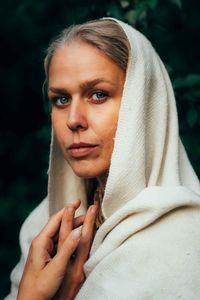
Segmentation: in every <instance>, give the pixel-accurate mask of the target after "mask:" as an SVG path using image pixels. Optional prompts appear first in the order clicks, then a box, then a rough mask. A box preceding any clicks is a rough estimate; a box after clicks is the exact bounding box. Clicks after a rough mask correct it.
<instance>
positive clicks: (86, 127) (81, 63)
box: [17, 41, 125, 300]
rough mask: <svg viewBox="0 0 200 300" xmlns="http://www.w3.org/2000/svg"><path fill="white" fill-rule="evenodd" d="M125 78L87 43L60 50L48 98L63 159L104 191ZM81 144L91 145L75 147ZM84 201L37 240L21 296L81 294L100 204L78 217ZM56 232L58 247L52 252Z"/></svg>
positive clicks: (63, 299)
mask: <svg viewBox="0 0 200 300" xmlns="http://www.w3.org/2000/svg"><path fill="white" fill-rule="evenodd" d="M124 81H125V74H124V71H123V70H122V69H121V68H120V67H119V66H118V65H117V64H116V63H114V62H113V61H112V60H111V59H110V58H109V57H107V56H106V55H105V54H104V53H103V52H101V51H100V50H99V49H97V48H95V47H94V46H92V45H90V44H88V43H85V42H83V41H74V42H72V43H71V44H69V45H64V46H63V47H62V48H59V49H57V51H56V52H55V54H54V55H53V57H52V60H51V63H50V69H49V76H48V97H49V100H50V102H51V103H52V114H51V118H52V127H53V129H54V133H55V135H56V139H57V141H58V144H59V146H60V149H61V151H62V153H63V157H64V158H65V159H66V161H67V162H68V164H69V165H70V166H71V168H72V170H73V171H74V173H75V174H76V175H77V176H79V177H82V178H96V179H97V180H98V182H99V185H100V187H101V189H102V190H103V191H104V188H105V184H106V180H107V176H108V170H109V167H110V161H111V156H112V152H113V148H114V137H115V133H116V128H117V122H118V114H119V109H120V104H121V97H122V92H123V86H124ZM80 143H85V144H87V145H88V144H89V147H88V148H87V146H84V147H85V149H83V148H84V147H82V149H81V150H80V149H79V148H78V147H77V149H76V147H75V148H73V150H72V149H71V148H70V147H71V145H74V144H75V146H76V145H77V144H79V145H80ZM79 205H80V203H79V202H77V201H74V202H73V203H72V204H71V206H70V207H68V208H65V209H63V210H62V211H60V212H59V213H58V214H56V215H55V216H54V217H52V218H51V220H50V221H49V222H48V224H47V225H46V227H45V228H44V229H43V230H42V232H41V233H40V234H39V235H38V236H37V237H36V238H35V239H34V240H33V242H32V245H31V247H30V251H29V256H28V260H27V262H26V267H25V270H24V273H23V277H22V281H21V283H20V288H19V294H18V298H17V300H27V299H29V300H36V299H37V300H47V299H53V300H72V299H74V298H75V296H76V295H77V293H78V291H79V289H80V287H81V285H82V284H83V282H84V280H85V275H84V271H83V265H84V263H85V261H86V260H87V258H88V255H89V251H90V247H91V244H92V241H93V236H94V234H95V226H94V224H95V218H96V214H97V208H95V206H92V208H89V209H88V211H87V213H86V215H85V216H84V217H81V218H78V219H77V218H74V212H75V210H76V209H77V208H78V206H79ZM93 210H94V211H93ZM80 225H83V226H82V230H81V236H78V234H77V232H76V234H75V236H76V238H73V236H74V229H75V230H77V229H76V228H79V226H80ZM56 236H58V247H57V252H56V255H55V256H52V250H53V239H55V237H56ZM74 252H75V258H74V259H73V260H72V259H71V256H72V254H73V253H74ZM33 287H34V288H33ZM30 291H31V292H30Z"/></svg>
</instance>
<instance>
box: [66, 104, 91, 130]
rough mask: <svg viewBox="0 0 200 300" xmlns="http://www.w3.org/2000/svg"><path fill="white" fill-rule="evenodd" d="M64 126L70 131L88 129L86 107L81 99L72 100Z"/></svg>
mask: <svg viewBox="0 0 200 300" xmlns="http://www.w3.org/2000/svg"><path fill="white" fill-rule="evenodd" d="M66 125H67V127H68V128H69V129H70V130H71V131H79V130H81V131H82V130H85V129H87V128H88V122H87V110H86V105H85V104H84V101H83V100H82V99H74V100H72V102H71V105H70V107H69V111H68V116H67V121H66Z"/></svg>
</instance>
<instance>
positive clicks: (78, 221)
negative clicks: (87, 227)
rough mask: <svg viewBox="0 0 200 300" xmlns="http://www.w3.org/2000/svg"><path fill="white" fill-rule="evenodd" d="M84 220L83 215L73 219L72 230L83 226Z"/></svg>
mask: <svg viewBox="0 0 200 300" xmlns="http://www.w3.org/2000/svg"><path fill="white" fill-rule="evenodd" d="M84 220H85V215H82V216H78V217H76V218H74V222H73V229H75V228H77V227H79V226H81V225H83V222H84Z"/></svg>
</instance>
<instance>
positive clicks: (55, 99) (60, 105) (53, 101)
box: [50, 90, 109, 107]
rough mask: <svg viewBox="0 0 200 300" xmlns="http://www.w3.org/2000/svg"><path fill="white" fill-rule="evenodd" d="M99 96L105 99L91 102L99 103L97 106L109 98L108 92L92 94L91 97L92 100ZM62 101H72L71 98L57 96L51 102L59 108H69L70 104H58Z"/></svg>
mask: <svg viewBox="0 0 200 300" xmlns="http://www.w3.org/2000/svg"><path fill="white" fill-rule="evenodd" d="M98 94H101V95H103V97H101V98H99V99H98V100H97V99H92V100H91V101H92V102H93V103H97V104H98V103H103V102H104V101H106V99H107V97H108V96H109V95H108V93H107V92H104V91H101V90H99V91H95V92H92V93H91V95H90V98H92V97H93V96H94V95H98ZM97 98H98V97H97ZM61 99H64V100H65V101H66V100H67V101H70V97H69V96H56V97H53V98H52V99H50V101H51V102H52V104H53V105H55V106H58V107H62V106H67V105H68V104H69V102H68V103H60V104H58V101H60V100H61Z"/></svg>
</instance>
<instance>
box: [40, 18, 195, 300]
mask: <svg viewBox="0 0 200 300" xmlns="http://www.w3.org/2000/svg"><path fill="white" fill-rule="evenodd" d="M106 19H107V18H106ZM108 19H112V20H114V21H115V22H117V23H118V24H119V26H121V27H122V29H123V30H124V32H125V34H126V36H127V38H128V41H129V43H130V47H131V49H130V55H129V61H128V68H127V73H126V80H125V85H124V90H123V95H122V100H121V107H120V112H119V118H118V126H117V131H116V135H115V143H114V149H113V154H112V158H111V164H110V169H109V175H108V179H107V183H106V187H105V193H104V197H103V201H102V213H103V216H104V218H105V222H104V223H103V224H102V226H101V227H100V228H99V230H98V231H97V233H96V235H95V238H94V241H93V244H92V248H91V253H90V257H89V259H88V261H87V262H86V264H85V267H84V268H85V273H86V281H85V282H84V284H83V286H82V288H81V289H80V291H79V293H78V295H77V297H76V299H78V300H79V299H87V300H93V299H95V300H96V299H99V300H102V299H108V300H112V299H134V300H144V299H147V300H149V299H152V300H160V299H168V300H174V299H185V300H186V299H187V300H188V299H193V300H194V299H195V300H197V299H200V234H199V230H200V185H199V181H198V179H197V177H196V175H195V173H194V171H193V169H192V167H191V164H190V162H189V160H188V158H187V155H186V152H185V150H184V147H183V145H182V143H181V141H180V139H179V133H178V121H177V111H176V104H175V98H174V93H173V89H172V86H171V82H170V80H169V77H168V74H167V72H166V69H165V67H164V65H163V63H162V61H161V60H160V58H159V56H158V55H157V53H156V52H155V50H154V48H153V47H152V45H151V43H150V42H149V41H148V40H147V39H146V38H145V37H144V36H143V35H142V34H141V33H140V32H138V31H137V30H135V29H134V28H132V27H131V26H129V25H127V24H125V23H123V22H121V21H119V20H117V19H113V18H108ZM76 198H79V199H81V201H82V204H81V207H80V209H79V214H81V213H85V211H86V209H87V199H86V188H85V181H84V179H81V178H78V177H77V176H76V175H75V174H74V172H73V171H72V169H71V168H70V167H69V165H68V163H66V161H65V160H64V158H63V157H62V153H61V150H60V149H59V146H58V144H57V141H56V139H55V137H54V133H53V135H52V143H51V153H50V166H49V192H48V201H49V210H50V214H52V213H54V212H56V211H58V210H59V209H60V208H62V207H63V206H64V205H66V204H67V203H69V202H71V201H72V200H74V199H76ZM37 215H39V213H37ZM37 218H38V217H37ZM41 218H42V216H41Z"/></svg>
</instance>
